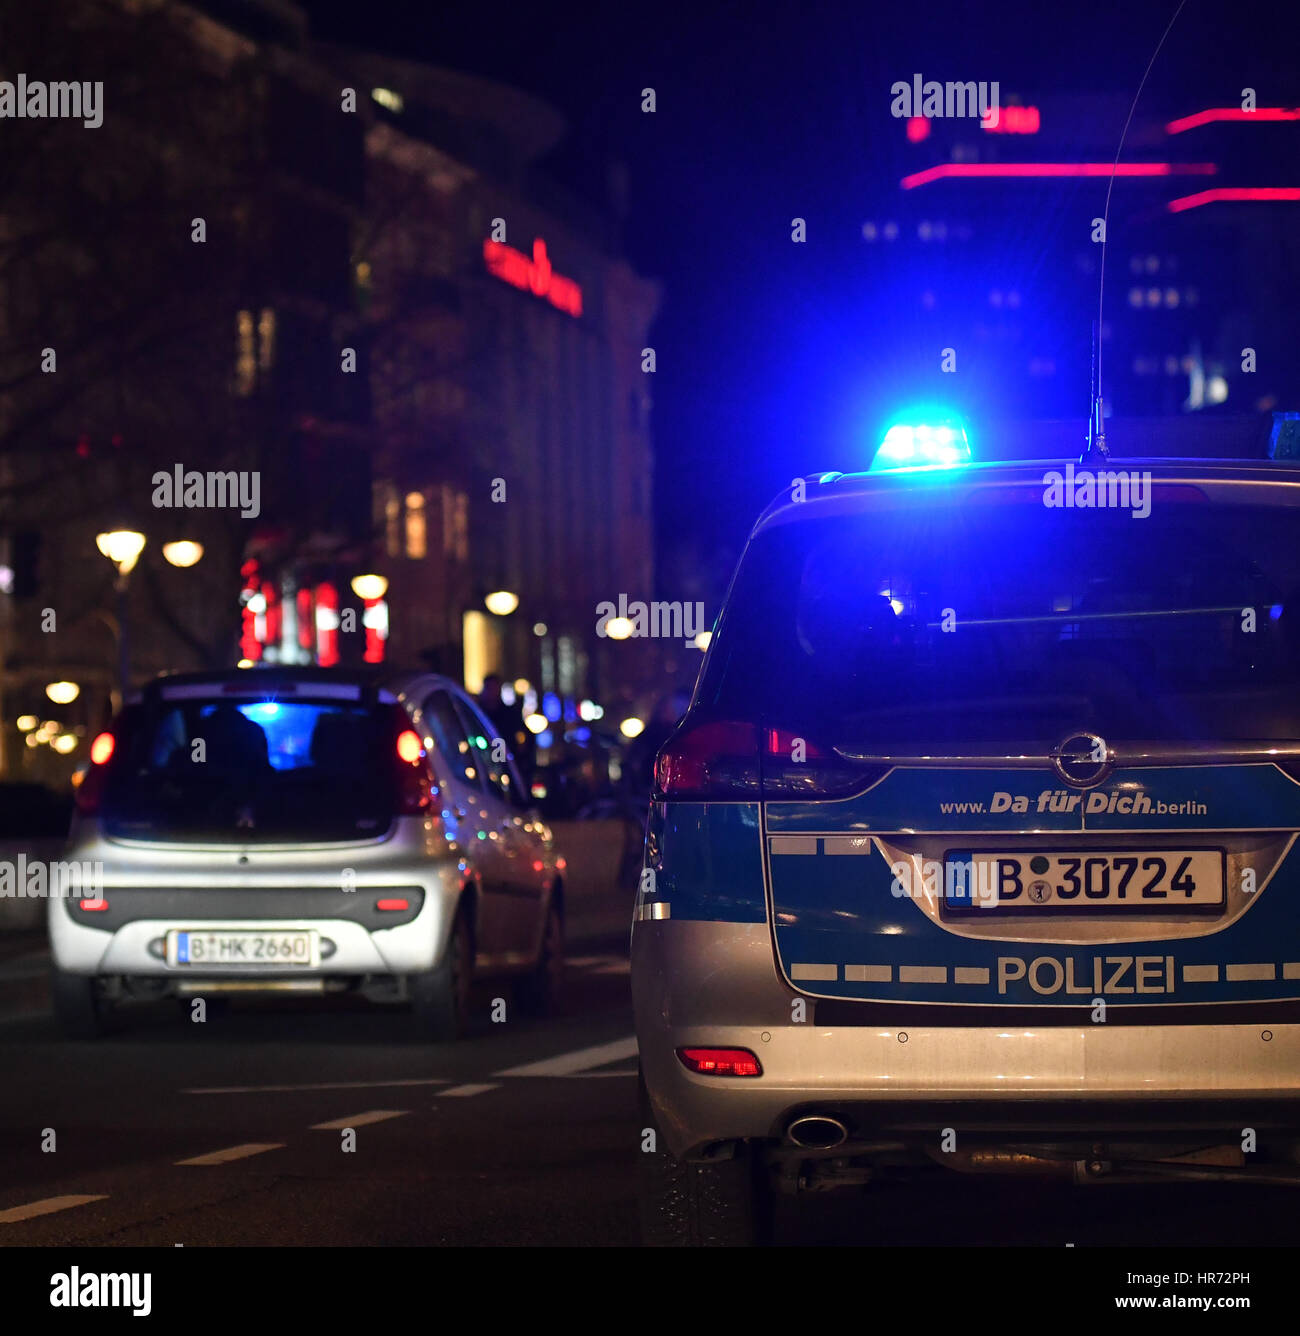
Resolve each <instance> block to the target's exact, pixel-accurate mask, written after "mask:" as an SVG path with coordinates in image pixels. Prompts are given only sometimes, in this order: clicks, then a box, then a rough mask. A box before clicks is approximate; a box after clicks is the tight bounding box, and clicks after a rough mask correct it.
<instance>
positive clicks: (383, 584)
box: [352, 575, 388, 603]
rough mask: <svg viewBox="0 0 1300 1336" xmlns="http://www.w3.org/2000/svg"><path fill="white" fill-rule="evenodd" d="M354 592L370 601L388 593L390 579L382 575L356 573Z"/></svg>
mask: <svg viewBox="0 0 1300 1336" xmlns="http://www.w3.org/2000/svg"><path fill="white" fill-rule="evenodd" d="M352 592H353V593H354V594H355V595H356V596H357V597H358V598H359V599H363V600H364V601H365V602H367V603H368V602H370V601H371V600H372V599H377V598H383V596H384V595H385V594H386V593H388V581H387V580H386V579H385V578H384V576H382V575H354V576H353V577H352Z"/></svg>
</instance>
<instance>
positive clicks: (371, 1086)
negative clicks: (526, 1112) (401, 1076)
mask: <svg viewBox="0 0 1300 1336" xmlns="http://www.w3.org/2000/svg"><path fill="white" fill-rule="evenodd" d="M449 1080H450V1077H446V1076H429V1077H425V1076H422V1077H419V1078H417V1079H412V1080H409V1081H317V1082H314V1083H312V1084H310V1085H265V1086H195V1087H193V1088H192V1089H189V1090H182V1091H181V1094H182V1095H262V1094H268V1095H271V1094H273V1095H282V1094H285V1093H286V1092H290V1091H294V1090H378V1089H380V1088H381V1087H383V1086H427V1085H446V1084H447V1082H448V1081H449Z"/></svg>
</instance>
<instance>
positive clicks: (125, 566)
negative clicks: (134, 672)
mask: <svg viewBox="0 0 1300 1336" xmlns="http://www.w3.org/2000/svg"><path fill="white" fill-rule="evenodd" d="M95 546H96V547H97V548H99V550H100V551H101V552H102V553H103V554H104V556H106V557H107V558H108V559H109V561H111V562H112V563H113V565H114V566H116V567H117V579H116V580H115V581H114V588H115V589H116V591H117V627H118V636H117V651H118V660H117V676H118V701H117V703H118V705H119V706H120V705H121V703H122V702H123V701H125V700H126V688H127V684H128V682H129V681H130V675H131V657H130V652H129V650H128V648H127V636H126V582H127V578H128V577H129V576H130V574H131V572H132V571H133V570H134V569H135V563H136V562H137V561H139V560H140V553H141V552H143V551H144V534H142V533H138V532H137V531H136V530H135V529H112V530H110V531H109V532H108V533H101V534H96V536H95Z"/></svg>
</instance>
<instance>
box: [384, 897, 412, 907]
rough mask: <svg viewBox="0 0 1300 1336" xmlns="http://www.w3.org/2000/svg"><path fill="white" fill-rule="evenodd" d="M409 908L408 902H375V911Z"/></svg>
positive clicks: (395, 900) (397, 900) (396, 900)
mask: <svg viewBox="0 0 1300 1336" xmlns="http://www.w3.org/2000/svg"><path fill="white" fill-rule="evenodd" d="M410 907H411V905H410V901H408V900H400V899H393V900H376V901H375V908H376V909H409V908H410Z"/></svg>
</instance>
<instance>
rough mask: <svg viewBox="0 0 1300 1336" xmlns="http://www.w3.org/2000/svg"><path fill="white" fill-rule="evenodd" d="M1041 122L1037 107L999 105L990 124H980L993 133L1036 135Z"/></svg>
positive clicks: (981, 122)
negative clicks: (996, 114)
mask: <svg viewBox="0 0 1300 1336" xmlns="http://www.w3.org/2000/svg"><path fill="white" fill-rule="evenodd" d="M1041 123H1042V121H1041V118H1040V116H1039V114H1038V108H1037V107H999V108H998V118H997V120H995V121H994V122H993V124H992V125H985V123H984V121H983V119H982V118H981V120H980V125H981V127H982V128H983V129H985V130H987V131H988V132H989V133H990V134H995V135H1036V134H1037V133H1038V127H1039V125H1040V124H1041Z"/></svg>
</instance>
